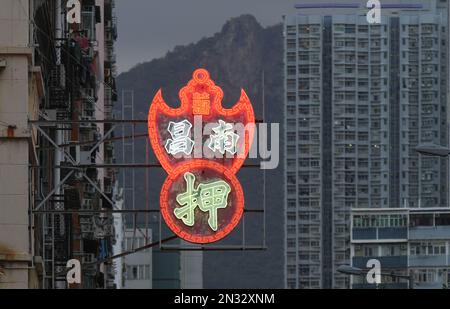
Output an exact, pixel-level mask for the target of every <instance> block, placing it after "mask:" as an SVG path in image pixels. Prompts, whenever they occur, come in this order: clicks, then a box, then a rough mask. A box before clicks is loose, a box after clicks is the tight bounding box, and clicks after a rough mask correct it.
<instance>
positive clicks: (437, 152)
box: [416, 144, 450, 157]
mask: <svg viewBox="0 0 450 309" xmlns="http://www.w3.org/2000/svg"><path fill="white" fill-rule="evenodd" d="M416 151H417V152H418V153H420V154H423V155H427V156H434V157H448V156H449V155H450V149H448V148H447V147H444V146H440V145H436V144H422V145H419V146H417V147H416Z"/></svg>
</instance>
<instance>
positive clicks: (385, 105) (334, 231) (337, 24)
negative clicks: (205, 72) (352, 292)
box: [284, 0, 450, 288]
mask: <svg viewBox="0 0 450 309" xmlns="http://www.w3.org/2000/svg"><path fill="white" fill-rule="evenodd" d="M298 8H299V9H300V11H299V13H300V14H297V15H293V16H288V17H285V22H284V31H285V33H284V34H285V95H286V96H285V107H286V116H285V119H286V123H285V128H286V132H285V139H286V146H285V147H286V149H285V150H286V159H285V184H286V192H285V193H286V198H285V202H286V203H285V212H286V244H285V245H286V269H285V271H286V287H288V288H346V287H348V286H349V284H350V277H348V276H346V275H344V274H339V273H338V272H337V271H336V269H337V268H338V267H339V266H340V265H350V264H352V260H351V253H352V252H354V250H353V249H352V244H351V241H350V238H351V237H350V234H351V228H352V225H351V215H352V210H354V211H356V210H358V211H361V210H363V209H369V210H372V209H392V208H396V209H398V208H402V209H423V208H427V209H430V208H441V207H448V177H449V173H448V164H447V159H444V158H435V157H426V156H422V155H419V154H418V153H417V151H416V149H415V148H416V147H417V146H418V145H421V144H438V145H443V146H447V145H448V36H449V34H448V1H446V0H439V1H438V0H436V1H408V2H406V1H397V2H396V3H394V2H392V1H382V7H381V23H378V24H377V23H374V24H370V23H369V22H368V19H367V18H366V14H367V12H368V9H367V8H366V2H365V1H361V2H358V1H355V3H345V4H343V3H341V4H339V5H330V4H327V5H322V4H320V3H319V4H314V5H305V4H303V5H302V4H301V5H298ZM314 9H319V10H320V13H319V14H316V11H317V10H314ZM311 12H314V13H311ZM400 217H401V216H400ZM400 217H399V218H400ZM388 221H389V220H388ZM394 221H395V222H394ZM400 221H402V220H400V219H398V220H392V224H393V226H392V228H395V226H394V225H395V223H399V224H400ZM389 224H390V222H389ZM389 224H388V225H389ZM405 224H407V223H406V221H405ZM386 227H390V226H386ZM448 236H449V237H448V238H449V239H450V234H449V235H448ZM406 237H407V235H406ZM393 238H394V241H395V237H393ZM385 240H386V241H387V244H389V241H390V240H391V239H389V238H385ZM371 241H377V240H376V239H375V240H373V239H372V240H371ZM380 250H381V249H380ZM405 252H406V249H405ZM379 255H380V256H382V255H383V253H380V254H379ZM405 255H406V253H405ZM364 266H365V265H364ZM405 266H406V265H405Z"/></svg>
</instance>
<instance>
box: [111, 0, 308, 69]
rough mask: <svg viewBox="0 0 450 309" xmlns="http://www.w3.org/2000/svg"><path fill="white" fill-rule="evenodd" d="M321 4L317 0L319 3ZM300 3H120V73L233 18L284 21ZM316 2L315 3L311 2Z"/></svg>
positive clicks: (196, 0)
mask: <svg viewBox="0 0 450 309" xmlns="http://www.w3.org/2000/svg"><path fill="white" fill-rule="evenodd" d="M316 1H317V0H316ZM298 2H300V0H116V10H117V16H118V19H119V27H118V31H119V38H118V41H117V57H118V70H119V72H123V71H126V70H128V69H130V68H131V67H133V66H134V65H136V64H137V63H140V62H144V61H148V60H151V59H153V58H159V57H161V56H164V55H165V54H166V52H167V51H168V50H171V49H172V48H173V47H175V46H177V45H185V44H189V43H194V42H197V41H198V40H200V39H201V38H203V37H207V36H210V35H212V34H214V33H216V32H218V31H220V29H221V28H222V26H223V24H224V23H225V22H226V21H227V20H228V19H230V18H231V17H236V16H239V15H242V14H246V13H250V14H252V15H254V16H255V17H256V18H257V19H258V21H259V22H260V23H261V24H262V25H264V26H268V25H272V24H276V23H278V22H281V20H282V15H283V14H291V13H292V12H295V9H294V5H295V4H296V3H298ZM307 2H313V1H307Z"/></svg>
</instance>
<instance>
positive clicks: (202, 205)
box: [174, 173, 231, 231]
mask: <svg viewBox="0 0 450 309" xmlns="http://www.w3.org/2000/svg"><path fill="white" fill-rule="evenodd" d="M184 179H185V180H186V192H184V193H181V194H179V195H177V198H176V200H177V202H178V204H180V205H181V206H184V207H180V208H176V209H175V210H174V214H175V217H177V218H178V219H180V220H182V221H183V223H184V224H185V225H187V226H194V224H195V209H196V208H197V207H198V208H199V209H200V210H201V211H202V212H208V213H209V219H208V225H209V226H210V227H211V229H212V230H213V231H217V229H218V223H217V221H218V218H217V210H218V209H222V208H226V207H227V206H228V205H227V203H228V202H227V200H228V195H229V194H230V192H231V188H230V185H229V184H228V183H226V182H225V181H223V180H219V181H215V182H212V183H207V184H203V183H202V184H199V185H198V187H197V188H194V184H195V176H194V175H193V174H191V173H186V174H184Z"/></svg>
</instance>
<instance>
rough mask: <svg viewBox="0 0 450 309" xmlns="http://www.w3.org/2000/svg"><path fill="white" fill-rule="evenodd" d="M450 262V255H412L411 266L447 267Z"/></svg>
mask: <svg viewBox="0 0 450 309" xmlns="http://www.w3.org/2000/svg"><path fill="white" fill-rule="evenodd" d="M449 263H450V256H449V255H445V254H443V255H410V256H409V263H408V264H409V266H412V267H435V266H440V267H447V266H448V265H449Z"/></svg>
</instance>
